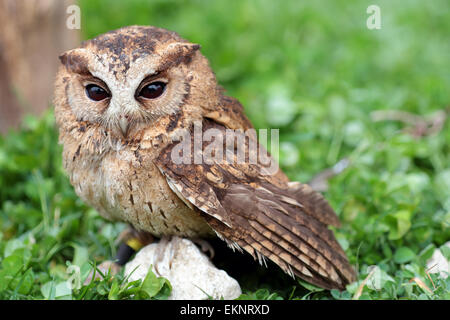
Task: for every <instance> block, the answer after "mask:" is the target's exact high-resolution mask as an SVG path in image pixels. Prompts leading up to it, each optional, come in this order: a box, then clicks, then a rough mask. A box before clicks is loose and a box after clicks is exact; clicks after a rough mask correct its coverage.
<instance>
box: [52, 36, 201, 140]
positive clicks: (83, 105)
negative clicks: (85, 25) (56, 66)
mask: <svg viewBox="0 0 450 320" xmlns="http://www.w3.org/2000/svg"><path fill="white" fill-rule="evenodd" d="M198 48H199V45H197V44H192V43H189V42H187V41H186V40H183V39H181V38H180V37H179V36H178V35H177V34H176V33H174V32H170V31H167V30H164V29H159V28H155V27H127V28H122V29H119V30H116V31H112V32H109V33H106V34H103V35H101V36H99V37H97V38H95V39H92V40H89V41H87V42H85V43H83V45H82V47H81V48H77V49H74V50H70V51H68V52H66V53H64V54H63V55H62V56H61V57H60V60H61V62H62V64H63V66H64V69H65V70H63V72H67V75H66V76H65V77H64V80H63V81H64V82H65V95H66V97H67V104H68V105H69V107H70V109H71V111H72V112H73V114H74V116H75V117H76V119H77V120H78V121H86V122H90V123H97V124H100V125H101V126H102V127H104V128H105V129H107V130H110V131H112V132H114V133H115V134H118V135H122V136H123V137H126V136H127V135H128V133H129V131H130V130H131V129H136V128H139V127H140V126H145V125H148V124H150V123H152V122H153V121H155V120H157V119H158V118H160V117H162V116H165V115H170V114H173V113H176V112H178V110H179V109H180V108H181V107H182V104H183V103H184V101H185V99H186V97H187V96H188V95H189V92H190V89H191V85H190V82H191V81H192V79H193V78H194V77H195V78H198V75H196V74H195V73H196V72H195V70H196V68H193V67H192V65H190V64H191V62H192V61H193V60H199V59H200V60H202V59H205V58H204V57H203V56H201V54H200V53H199V52H198V51H197V50H198Z"/></svg>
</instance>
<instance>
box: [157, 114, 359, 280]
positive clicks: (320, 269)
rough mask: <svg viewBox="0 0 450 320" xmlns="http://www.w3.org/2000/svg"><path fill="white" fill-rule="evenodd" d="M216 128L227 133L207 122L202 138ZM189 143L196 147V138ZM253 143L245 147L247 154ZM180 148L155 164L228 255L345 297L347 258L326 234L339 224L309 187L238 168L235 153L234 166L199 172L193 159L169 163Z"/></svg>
mask: <svg viewBox="0 0 450 320" xmlns="http://www.w3.org/2000/svg"><path fill="white" fill-rule="evenodd" d="M211 128H213V129H214V130H217V131H216V132H222V133H223V134H225V132H226V131H225V130H226V127H225V126H224V125H223V124H220V123H217V122H216V121H212V120H210V119H206V118H205V119H204V121H203V124H202V130H203V132H206V131H207V130H208V129H211ZM191 139H192V140H191V143H192V144H194V141H193V135H191ZM224 140H225V139H224ZM250 140H251V139H250V138H248V139H245V146H246V148H248V146H249V143H251V141H250ZM223 144H224V145H223V147H224V148H226V146H225V142H223ZM176 145H177V143H173V144H171V145H169V146H167V147H166V148H165V149H164V150H163V152H161V154H160V155H159V157H158V158H157V159H156V161H155V164H156V165H157V166H158V168H159V169H160V171H161V172H162V174H163V175H164V176H165V177H166V179H167V182H168V184H169V186H170V187H171V189H172V190H173V191H174V192H175V193H176V194H177V195H178V196H179V197H180V198H181V199H182V200H183V201H184V202H185V203H186V204H187V205H188V206H189V207H191V208H193V209H196V210H199V212H201V214H202V215H203V216H204V218H205V220H206V221H207V223H208V224H209V225H210V226H211V227H212V229H213V230H214V231H215V232H216V234H217V235H218V236H219V237H220V238H221V239H222V240H224V241H226V242H227V244H228V245H229V246H230V247H231V248H233V249H237V250H240V251H242V249H243V250H245V251H247V252H248V253H250V254H251V255H252V256H253V257H254V258H255V259H258V260H259V262H260V263H264V264H265V263H266V261H265V258H268V259H270V260H272V261H273V262H275V263H276V264H277V265H278V266H280V267H281V268H282V269H283V270H284V271H285V272H287V273H288V274H290V275H291V276H294V275H297V276H298V277H300V278H302V279H304V280H306V281H308V282H310V283H313V284H315V285H318V286H320V287H323V288H327V289H332V288H338V289H342V288H344V287H345V285H346V284H347V283H350V282H352V281H353V280H354V279H355V273H354V271H353V269H352V267H351V266H350V264H349V263H348V260H347V258H346V255H345V253H344V251H343V250H342V248H341V247H340V246H339V244H338V242H337V241H336V239H335V238H334V235H333V233H332V231H331V230H329V229H328V228H327V225H329V224H331V225H334V226H338V225H339V221H338V218H337V216H336V214H335V213H334V211H333V210H332V208H331V207H330V206H329V205H328V203H327V202H326V200H325V199H324V198H323V197H322V196H321V195H320V194H318V193H316V192H315V191H313V190H312V189H311V188H310V187H309V186H308V185H306V184H300V183H290V182H289V181H288V180H287V178H285V176H284V174H283V173H282V172H281V170H279V171H278V172H276V173H275V174H267V166H264V165H262V164H259V163H256V164H249V163H238V161H237V160H238V159H237V158H236V156H237V155H236V153H237V152H234V158H233V155H232V154H231V153H232V152H230V150H228V154H229V156H230V157H232V158H231V159H232V161H229V159H230V158H228V160H227V161H217V160H211V159H208V161H205V160H204V159H203V160H204V161H202V162H201V163H200V164H195V161H194V158H193V157H191V158H190V160H189V161H184V162H185V163H179V161H173V158H172V157H173V152H174V148H176ZM207 148H208V144H206V143H203V144H202V145H201V149H202V150H201V152H202V153H204V154H206V153H207V152H209V151H210V150H209V151H208V149H207ZM258 148H262V147H261V146H260V145H258ZM178 151H179V150H178ZM231 151H233V150H231ZM234 151H236V150H235V149H234ZM193 153H195V150H194V152H193ZM193 153H192V154H193ZM247 160H248V159H247ZM175 162H178V164H176V163H175ZM186 162H187V163H186ZM280 172H281V173H280Z"/></svg>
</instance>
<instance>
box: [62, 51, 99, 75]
mask: <svg viewBox="0 0 450 320" xmlns="http://www.w3.org/2000/svg"><path fill="white" fill-rule="evenodd" d="M59 60H60V61H61V63H62V64H63V66H65V67H66V69H67V70H68V71H70V72H74V73H78V74H83V75H88V74H91V72H90V71H89V68H88V59H87V58H86V56H85V49H73V50H69V51H66V52H64V53H63V54H62V55H60V56H59Z"/></svg>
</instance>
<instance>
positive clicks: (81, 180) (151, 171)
mask: <svg viewBox="0 0 450 320" xmlns="http://www.w3.org/2000/svg"><path fill="white" fill-rule="evenodd" d="M71 180H72V184H73V185H74V187H75V190H76V192H77V194H78V195H79V196H80V197H81V198H82V199H83V200H84V201H86V202H87V203H88V204H90V205H91V206H93V207H94V208H95V209H96V210H97V211H98V212H99V213H100V215H102V216H103V217H104V218H107V219H110V220H120V221H126V222H128V223H130V224H132V225H133V226H134V227H135V228H137V229H140V230H145V231H147V232H150V233H152V234H153V235H155V236H162V235H178V236H185V237H199V236H205V235H208V234H211V233H212V230H211V228H210V227H209V226H208V225H207V224H206V222H205V221H204V220H203V218H202V217H200V215H199V214H198V213H197V212H195V211H193V210H191V209H190V208H189V207H187V206H186V205H185V204H184V203H183V201H182V200H180V199H179V198H178V197H177V195H176V194H174V193H173V191H172V190H171V189H170V187H169V186H168V184H167V181H166V179H165V178H164V176H163V175H162V174H161V172H160V171H159V169H158V168H157V167H156V166H155V165H154V164H153V162H152V161H145V163H142V161H141V162H139V161H138V160H137V159H135V158H134V154H131V153H130V154H121V155H120V156H118V155H117V154H110V155H106V156H105V157H104V158H103V159H102V160H101V161H99V162H98V163H97V164H96V165H91V166H89V168H88V169H87V170H76V169H75V170H73V171H72V175H71Z"/></svg>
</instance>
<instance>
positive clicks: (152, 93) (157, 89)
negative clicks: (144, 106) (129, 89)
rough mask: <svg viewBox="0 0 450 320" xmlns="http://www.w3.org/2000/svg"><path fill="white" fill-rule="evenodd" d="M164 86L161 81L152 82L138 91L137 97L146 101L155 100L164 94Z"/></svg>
mask: <svg viewBox="0 0 450 320" xmlns="http://www.w3.org/2000/svg"><path fill="white" fill-rule="evenodd" d="M165 89H166V84H165V83H164V82H161V81H156V82H152V83H150V84H148V85H146V86H145V87H143V88H142V89H141V91H139V97H144V98H146V99H156V98H158V97H159V96H161V95H162V94H163V93H164V90H165Z"/></svg>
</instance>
